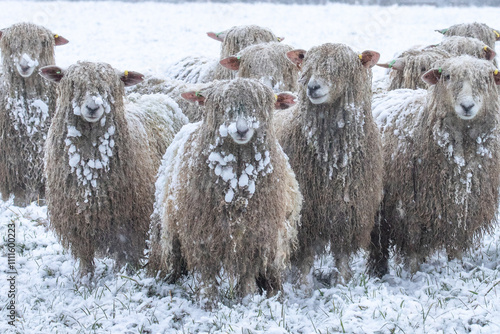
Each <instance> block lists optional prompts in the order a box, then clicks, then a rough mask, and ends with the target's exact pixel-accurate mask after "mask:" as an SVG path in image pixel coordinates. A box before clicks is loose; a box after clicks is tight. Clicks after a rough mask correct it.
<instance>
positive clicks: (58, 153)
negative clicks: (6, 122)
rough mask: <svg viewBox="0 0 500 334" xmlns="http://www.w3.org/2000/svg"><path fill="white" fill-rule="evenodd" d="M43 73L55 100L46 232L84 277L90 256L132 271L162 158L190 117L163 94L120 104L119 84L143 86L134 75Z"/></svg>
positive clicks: (95, 68)
mask: <svg viewBox="0 0 500 334" xmlns="http://www.w3.org/2000/svg"><path fill="white" fill-rule="evenodd" d="M41 75H42V76H44V77H45V78H46V79H48V80H51V81H55V82H58V95H59V97H58V100H57V111H56V113H55V116H54V118H53V121H52V124H51V126H50V129H49V132H48V137H47V142H46V152H45V173H46V177H47V206H48V213H49V218H50V223H51V227H52V228H53V229H54V230H55V231H56V233H57V235H58V236H59V238H60V239H61V242H62V244H63V245H64V246H65V247H66V248H70V249H71V253H72V254H73V256H74V257H75V258H77V259H79V260H80V273H81V274H82V275H85V274H86V273H90V274H93V269H94V256H95V255H110V256H114V257H115V259H116V260H117V267H120V266H122V265H123V264H125V263H128V264H130V265H131V266H132V267H137V266H138V265H139V260H140V259H141V258H142V256H143V252H144V249H145V247H146V239H147V231H148V228H149V217H150V215H151V213H152V211H153V202H154V180H155V175H156V172H157V169H158V167H159V165H160V161H161V157H162V155H163V153H164V152H165V150H166V148H167V146H168V144H169V143H170V141H171V140H172V139H173V135H174V134H175V133H176V132H177V131H178V130H179V129H180V128H181V127H182V125H184V124H185V123H186V122H187V118H186V117H185V116H184V115H183V114H182V113H181V112H180V109H179V108H178V106H177V105H176V104H175V103H174V102H173V101H172V100H170V99H168V98H166V97H164V96H156V97H155V96H154V95H151V96H145V97H144V99H139V98H137V99H136V100H135V101H134V102H131V103H129V104H127V105H124V85H126V86H128V85H133V84H136V83H138V82H140V81H141V80H142V75H141V74H139V73H136V72H128V71H125V72H122V73H118V71H117V70H115V69H114V68H112V67H111V66H110V65H108V64H104V63H91V62H78V63H77V64H75V65H72V66H70V67H69V68H68V69H67V70H63V69H60V68H58V67H56V66H48V67H44V68H42V69H41Z"/></svg>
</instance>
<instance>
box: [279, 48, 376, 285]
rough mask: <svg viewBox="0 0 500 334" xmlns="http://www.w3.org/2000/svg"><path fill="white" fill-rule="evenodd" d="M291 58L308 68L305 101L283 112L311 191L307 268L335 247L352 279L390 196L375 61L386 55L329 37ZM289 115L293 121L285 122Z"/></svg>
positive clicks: (303, 235) (293, 155)
mask: <svg viewBox="0 0 500 334" xmlns="http://www.w3.org/2000/svg"><path fill="white" fill-rule="evenodd" d="M288 56H289V58H290V59H291V60H292V61H293V62H295V63H296V64H297V65H298V66H301V68H302V75H301V78H300V81H299V82H300V86H299V93H298V94H299V97H298V99H299V101H298V106H297V107H296V108H294V111H293V114H292V115H289V114H290V113H286V112H279V113H278V114H277V115H276V118H275V119H276V126H280V124H281V126H284V127H285V128H284V129H280V130H279V131H280V132H279V133H280V137H279V138H278V140H279V142H280V143H281V145H282V146H283V150H284V151H285V153H286V154H287V155H288V156H289V158H290V165H291V166H292V168H293V170H294V171H295V173H296V175H297V180H298V181H299V185H300V189H301V192H302V194H303V196H304V204H303V207H302V212H301V215H302V218H301V222H302V225H301V226H300V227H299V235H298V239H299V247H298V249H297V251H296V252H295V255H294V257H293V259H292V261H293V263H294V264H295V265H296V266H297V267H298V269H299V270H300V272H301V273H302V276H303V277H305V275H306V274H307V273H308V272H309V271H310V269H311V268H312V266H313V262H314V257H315V255H322V254H327V253H328V254H332V255H333V256H334V257H335V264H336V267H337V270H338V272H339V273H340V277H338V278H339V280H338V281H341V280H342V279H343V280H344V281H347V280H348V279H349V278H350V275H351V270H350V266H349V260H350V257H351V256H352V254H354V253H355V252H357V251H359V250H361V249H364V248H366V247H368V245H369V242H370V230H371V228H372V226H373V224H374V217H375V214H376V212H377V209H378V206H379V203H380V200H381V196H382V173H383V169H382V158H381V155H382V154H381V144H380V134H379V131H378V129H377V126H376V124H375V122H374V120H373V118H372V114H371V97H372V92H371V77H372V74H371V69H370V68H371V67H372V66H374V65H375V64H376V62H377V60H378V59H379V57H380V55H379V54H378V53H377V52H374V51H365V52H363V53H362V54H358V53H355V52H354V51H353V50H352V49H351V48H350V47H348V46H346V45H343V44H329V43H328V44H323V45H320V46H317V47H314V48H312V49H311V50H310V51H308V52H307V53H306V52H305V51H303V50H295V51H291V52H289V53H288ZM283 117H285V118H286V119H288V120H289V121H287V122H281V121H280V118H283Z"/></svg>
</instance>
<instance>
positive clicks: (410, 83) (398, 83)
mask: <svg viewBox="0 0 500 334" xmlns="http://www.w3.org/2000/svg"><path fill="white" fill-rule="evenodd" d="M449 57H450V54H449V53H448V52H447V51H446V50H444V49H442V48H435V47H426V48H423V47H413V48H410V49H408V50H406V51H404V52H403V53H401V54H400V55H399V56H398V57H396V58H395V59H392V60H391V61H389V62H387V63H379V64H377V66H380V67H384V68H387V69H389V75H388V76H386V77H383V78H382V79H381V80H378V81H377V82H375V83H374V91H375V92H376V93H379V92H383V91H387V90H394V89H419V88H422V89H427V84H426V83H425V82H424V81H422V80H421V79H420V77H421V76H422V74H424V73H425V72H426V71H428V70H429V69H430V68H432V65H433V64H434V63H435V62H436V61H438V60H441V59H445V58H449Z"/></svg>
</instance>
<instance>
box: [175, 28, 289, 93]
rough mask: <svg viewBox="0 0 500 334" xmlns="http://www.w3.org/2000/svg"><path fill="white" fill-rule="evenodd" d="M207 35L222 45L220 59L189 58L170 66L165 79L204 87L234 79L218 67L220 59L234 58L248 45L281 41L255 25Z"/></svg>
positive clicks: (228, 71)
mask: <svg viewBox="0 0 500 334" xmlns="http://www.w3.org/2000/svg"><path fill="white" fill-rule="evenodd" d="M207 35H208V36H209V37H211V38H213V39H215V40H217V41H220V42H222V44H221V51H220V57H219V58H218V59H215V58H214V59H211V58H207V57H200V56H195V57H191V56H188V57H186V58H183V59H182V60H180V61H179V62H177V63H175V64H173V65H172V66H171V67H170V68H169V69H168V71H167V73H166V76H167V77H169V78H172V79H177V80H184V81H186V82H188V83H206V82H210V81H213V80H215V79H218V80H223V79H233V78H235V77H236V75H235V73H233V71H231V70H229V69H226V68H224V67H222V66H220V64H219V61H220V60H221V59H224V58H227V57H229V56H233V55H235V54H237V53H238V52H240V51H241V50H243V49H244V48H246V47H247V46H249V45H254V44H260V43H267V42H280V41H282V40H283V38H280V37H276V35H274V34H273V33H272V32H271V31H270V30H269V29H267V28H263V27H259V26H256V25H242V26H235V27H232V28H231V29H228V30H226V31H223V32H221V33H218V34H216V33H213V32H209V33H207Z"/></svg>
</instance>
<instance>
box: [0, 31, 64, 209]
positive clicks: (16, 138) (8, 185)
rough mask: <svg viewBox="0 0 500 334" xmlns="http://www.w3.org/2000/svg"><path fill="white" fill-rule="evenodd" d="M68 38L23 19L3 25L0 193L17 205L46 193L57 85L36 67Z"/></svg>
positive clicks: (51, 57) (45, 62)
mask: <svg viewBox="0 0 500 334" xmlns="http://www.w3.org/2000/svg"><path fill="white" fill-rule="evenodd" d="M66 43H68V41H67V40H66V39H65V38H63V37H62V36H59V35H55V34H53V33H52V32H51V31H50V30H48V29H46V28H44V27H41V26H38V25H35V24H32V23H18V24H14V25H13V26H11V27H9V28H7V29H4V30H0V49H1V52H2V62H3V73H2V74H1V77H0V79H1V80H2V81H1V86H0V193H1V194H2V198H3V200H7V199H8V198H9V196H10V195H14V196H15V197H14V203H15V204H16V205H23V206H24V205H27V204H29V203H30V202H32V201H34V200H37V199H40V198H41V199H43V198H44V197H45V180H44V177H43V173H42V171H43V146H44V143H45V139H46V136H47V131H48V128H49V125H50V119H51V117H52V114H53V113H54V110H55V102H56V89H55V87H54V86H53V84H51V83H49V82H46V81H45V80H43V79H42V78H41V77H40V76H38V75H37V74H36V73H35V74H33V73H34V72H35V70H36V69H37V68H39V67H41V66H46V65H51V64H54V62H55V61H54V47H55V46H56V45H63V44H66Z"/></svg>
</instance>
